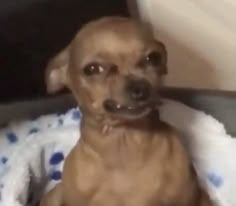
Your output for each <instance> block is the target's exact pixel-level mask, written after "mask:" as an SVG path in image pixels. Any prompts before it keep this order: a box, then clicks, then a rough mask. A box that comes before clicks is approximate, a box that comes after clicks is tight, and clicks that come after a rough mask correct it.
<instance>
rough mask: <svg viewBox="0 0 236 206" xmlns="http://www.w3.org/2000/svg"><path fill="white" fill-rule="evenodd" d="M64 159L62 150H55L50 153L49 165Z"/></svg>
mask: <svg viewBox="0 0 236 206" xmlns="http://www.w3.org/2000/svg"><path fill="white" fill-rule="evenodd" d="M63 160H64V154H63V153H62V152H55V153H53V154H52V156H51V158H50V160H49V163H50V164H51V165H57V164H59V163H60V162H61V161H63Z"/></svg>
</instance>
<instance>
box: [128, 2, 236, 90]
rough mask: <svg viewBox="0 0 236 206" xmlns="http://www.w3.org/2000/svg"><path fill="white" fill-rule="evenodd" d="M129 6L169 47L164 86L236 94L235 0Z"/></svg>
mask: <svg viewBox="0 0 236 206" xmlns="http://www.w3.org/2000/svg"><path fill="white" fill-rule="evenodd" d="M129 2H131V4H132V6H131V12H132V13H134V15H137V14H138V15H139V16H140V17H141V18H142V19H143V20H144V21H145V22H148V23H149V24H150V25H151V26H152V28H153V30H154V32H155V34H156V37H157V38H159V39H161V40H162V41H163V42H164V43H165V44H166V46H167V49H168V53H169V63H168V64H169V65H168V66H169V74H168V76H167V79H166V84H167V85H169V86H178V87H191V88H207V89H221V90H236V12H235V11H236V1H235V0H221V1H217V3H216V1H215V0H137V5H136V9H135V8H134V4H135V1H134V0H130V1H129ZM135 11H138V13H136V12H135Z"/></svg>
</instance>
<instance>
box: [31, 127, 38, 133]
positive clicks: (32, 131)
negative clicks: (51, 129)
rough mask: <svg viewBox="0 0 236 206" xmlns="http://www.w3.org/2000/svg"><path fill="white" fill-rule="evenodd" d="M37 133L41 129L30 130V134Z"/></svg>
mask: <svg viewBox="0 0 236 206" xmlns="http://www.w3.org/2000/svg"><path fill="white" fill-rule="evenodd" d="M37 132H39V129H38V128H36V127H35V128H32V129H30V131H29V134H35V133H37Z"/></svg>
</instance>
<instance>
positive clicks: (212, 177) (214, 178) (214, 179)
mask: <svg viewBox="0 0 236 206" xmlns="http://www.w3.org/2000/svg"><path fill="white" fill-rule="evenodd" d="M208 180H209V181H210V182H211V183H212V184H213V185H214V186H215V187H221V186H222V185H223V178H222V177H221V176H219V175H217V174H215V173H209V174H208Z"/></svg>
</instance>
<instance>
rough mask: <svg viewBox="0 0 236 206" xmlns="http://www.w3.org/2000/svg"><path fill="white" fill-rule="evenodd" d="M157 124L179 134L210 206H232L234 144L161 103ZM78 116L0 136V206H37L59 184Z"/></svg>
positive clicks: (203, 121) (14, 127) (189, 113)
mask: <svg viewBox="0 0 236 206" xmlns="http://www.w3.org/2000/svg"><path fill="white" fill-rule="evenodd" d="M160 116H161V119H162V120H164V121H166V122H168V123H169V124H171V125H173V126H174V127H176V128H177V129H179V130H180V131H181V132H182V133H183V136H184V144H185V145H186V148H187V149H188V151H189V153H190V154H191V156H192V160H193V163H194V166H195V168H196V170H197V172H198V175H199V179H200V180H201V181H202V183H203V186H204V187H206V188H207V190H208V192H209V194H210V195H211V197H212V198H213V199H214V200H215V201H216V203H217V204H216V205H220V206H235V205H236V197H235V195H234V191H235V189H236V176H235V174H236V164H234V157H236V141H235V140H234V139H232V138H231V137H230V136H229V135H227V133H226V131H225V129H224V126H223V125H222V124H221V123H220V122H218V121H217V120H215V119H214V118H213V117H211V116H209V115H206V114H205V113H203V112H201V111H197V110H194V109H191V108H189V107H187V106H185V105H183V104H181V103H178V102H174V101H170V100H164V104H163V106H162V107H161V108H160ZM79 123H80V112H79V110H78V109H76V108H74V109H71V110H69V111H68V112H66V113H65V114H53V115H47V116H43V117H40V118H38V119H35V120H31V121H24V122H14V123H11V124H10V125H9V126H8V127H7V128H4V129H2V130H1V131H0V205H1V206H26V205H30V206H32V205H35V204H37V202H38V200H39V199H40V196H41V195H42V194H43V193H44V192H47V191H48V190H50V189H51V188H53V187H54V186H55V184H57V183H58V182H60V178H61V171H62V167H63V163H64V159H65V157H66V156H67V154H68V153H69V151H70V150H71V148H72V147H73V146H74V145H75V144H76V142H77V141H78V139H79V137H80V132H79Z"/></svg>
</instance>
